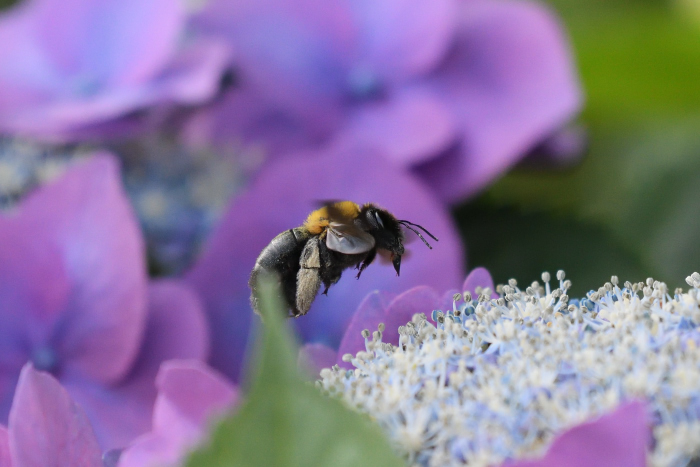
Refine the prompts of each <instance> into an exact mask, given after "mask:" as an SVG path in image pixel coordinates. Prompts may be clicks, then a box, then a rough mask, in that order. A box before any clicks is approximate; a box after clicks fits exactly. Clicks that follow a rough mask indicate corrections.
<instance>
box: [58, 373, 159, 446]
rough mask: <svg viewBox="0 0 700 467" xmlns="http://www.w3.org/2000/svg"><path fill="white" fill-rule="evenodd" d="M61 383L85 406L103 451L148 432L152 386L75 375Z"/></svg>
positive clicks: (152, 400) (152, 399) (151, 405)
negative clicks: (109, 383) (106, 383)
mask: <svg viewBox="0 0 700 467" xmlns="http://www.w3.org/2000/svg"><path fill="white" fill-rule="evenodd" d="M62 383H63V386H64V387H65V388H66V390H67V391H68V392H69V393H70V395H71V397H73V399H74V400H75V401H76V402H77V403H78V404H80V406H81V407H82V408H83V409H84V410H85V414H86V415H87V417H88V419H89V420H90V423H91V424H92V428H93V430H94V432H95V436H96V438H97V441H98V442H99V445H100V447H101V448H102V450H103V451H108V450H110V449H121V448H124V447H126V446H127V445H128V444H129V443H130V442H131V441H133V440H134V438H136V437H137V436H140V435H142V434H144V433H146V432H148V430H149V428H150V426H151V414H152V411H153V402H154V397H153V393H154V392H155V391H154V390H153V389H150V390H149V391H141V390H139V389H140V388H135V389H134V388H132V387H129V386H127V387H124V388H122V387H110V386H104V385H102V384H99V383H96V382H94V381H92V380H89V379H78V378H64V380H63V381H62ZM153 384H154V382H153V381H151V385H153Z"/></svg>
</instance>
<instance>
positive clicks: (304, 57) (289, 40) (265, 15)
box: [198, 0, 357, 129]
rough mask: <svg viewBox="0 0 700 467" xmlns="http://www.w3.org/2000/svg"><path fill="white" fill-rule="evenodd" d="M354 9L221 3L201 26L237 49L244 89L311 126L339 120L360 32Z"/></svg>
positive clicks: (300, 1)
mask: <svg viewBox="0 0 700 467" xmlns="http://www.w3.org/2000/svg"><path fill="white" fill-rule="evenodd" d="M351 15H352V13H351V11H350V9H349V8H348V7H347V5H345V4H344V3H341V2H327V1H324V0H295V1H290V0H241V1H231V0H218V1H215V2H213V3H212V4H211V5H208V6H207V8H206V10H205V12H204V13H203V14H202V16H201V17H200V18H199V21H198V23H199V25H200V28H201V29H203V30H205V31H208V32H214V33H218V34H223V35H225V36H226V37H227V38H228V39H229V42H230V43H231V44H233V45H235V47H236V61H237V63H238V64H239V67H240V70H241V72H242V79H243V85H248V84H252V85H253V86H256V87H258V88H259V89H260V90H261V92H262V93H263V95H265V96H268V97H269V98H270V99H271V100H272V101H274V102H275V103H276V104H277V105H279V106H280V107H281V108H283V109H286V110H287V111H291V112H292V113H294V114H298V115H300V116H302V117H303V118H304V119H306V120H307V121H308V122H309V123H310V124H311V125H312V126H318V127H321V128H325V129H328V128H331V127H332V126H333V124H334V123H335V122H336V121H337V118H338V112H339V110H340V109H339V106H340V104H341V99H342V91H343V90H344V89H343V88H344V86H345V75H346V69H347V67H348V65H347V61H348V60H349V59H351V57H352V56H354V54H355V52H354V49H355V42H356V34H357V31H356V29H355V25H354V24H353V22H352V16H351Z"/></svg>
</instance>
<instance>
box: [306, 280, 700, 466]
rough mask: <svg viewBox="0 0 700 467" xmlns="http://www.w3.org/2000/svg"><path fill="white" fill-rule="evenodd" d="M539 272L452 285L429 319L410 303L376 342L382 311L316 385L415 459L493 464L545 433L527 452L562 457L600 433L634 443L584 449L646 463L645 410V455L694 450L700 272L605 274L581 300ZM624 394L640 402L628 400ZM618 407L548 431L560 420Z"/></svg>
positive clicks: (679, 461) (661, 458) (699, 424)
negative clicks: (359, 344) (641, 278)
mask: <svg viewBox="0 0 700 467" xmlns="http://www.w3.org/2000/svg"><path fill="white" fill-rule="evenodd" d="M542 279H543V284H540V283H539V282H533V283H532V284H530V285H528V286H526V287H523V288H520V287H519V286H518V283H517V281H515V280H514V279H511V280H510V281H509V283H508V284H507V285H503V286H498V287H497V292H498V298H492V297H491V291H490V290H485V289H482V290H481V292H480V293H479V295H474V294H472V293H470V292H467V293H465V294H464V295H462V294H456V295H455V296H454V297H453V303H452V306H450V307H449V308H443V309H442V311H441V310H434V311H433V312H432V313H430V315H431V318H430V319H428V318H426V316H425V314H423V313H416V314H414V315H413V316H412V317H411V319H410V320H408V321H407V322H406V323H405V324H404V325H401V326H399V327H398V329H397V330H396V331H393V330H392V332H394V333H396V332H398V336H399V337H398V342H397V343H396V344H391V343H387V342H384V336H385V335H388V336H390V335H391V333H390V332H389V330H388V329H387V328H386V327H385V324H384V323H381V324H379V325H378V330H377V331H375V332H374V333H370V331H369V329H365V330H363V331H362V338H363V340H364V344H365V348H364V349H363V350H360V351H359V352H356V353H355V354H351V353H347V354H345V355H343V356H342V357H341V358H342V360H343V361H344V362H347V363H351V364H352V366H353V367H354V370H347V369H344V368H340V367H339V366H338V365H335V366H333V367H332V368H330V369H324V370H323V371H322V372H321V380H320V381H319V382H318V383H317V384H318V385H319V386H320V387H321V388H322V389H323V390H324V391H326V392H327V393H329V394H334V395H336V396H337V397H340V398H342V399H343V400H344V401H346V402H347V403H348V404H349V405H350V406H352V407H355V408H356V409H357V410H360V411H363V412H367V413H369V414H370V415H371V416H372V418H373V419H374V420H376V421H377V422H378V423H379V424H380V425H381V426H382V427H383V428H384V429H385V430H386V431H387V433H388V435H389V436H390V438H391V439H392V440H393V442H394V443H395V445H396V448H397V450H398V451H399V452H401V453H402V454H404V455H405V456H406V458H407V459H408V462H409V464H410V465H425V466H427V465H462V464H464V463H466V464H468V465H474V466H480V465H483V466H486V465H497V464H499V463H502V462H504V461H515V460H517V459H523V458H532V457H536V456H538V455H543V454H544V453H545V452H546V451H547V449H548V446H550V445H551V446H552V447H551V448H550V449H549V453H548V454H547V455H546V456H545V457H544V458H543V459H542V460H541V461H536V462H534V463H532V462H530V461H527V462H525V463H523V464H522V465H525V466H531V465H540V466H547V465H557V464H556V459H561V455H562V453H567V452H568V453H569V454H567V455H571V456H575V455H577V454H576V453H577V452H579V453H580V452H581V450H583V449H585V447H581V446H582V445H583V446H585V445H586V442H592V441H593V440H595V439H600V437H603V438H610V439H617V440H619V441H620V443H622V442H625V443H629V444H628V446H627V447H628V448H630V451H623V452H622V453H621V452H620V451H618V450H612V451H610V452H607V453H605V452H598V455H597V456H596V455H595V453H588V455H590V456H591V457H581V456H580V455H578V456H579V458H580V459H579V460H583V459H594V460H596V461H597V462H602V460H601V459H604V460H605V462H608V464H609V465H613V464H610V462H613V461H614V460H619V459H620V458H621V457H620V456H622V457H624V458H626V460H625V463H624V464H619V463H614V465H630V466H641V465H645V462H646V461H645V456H646V452H645V446H646V445H647V441H648V435H649V432H648V431H647V429H648V428H647V423H648V422H649V423H650V424H651V425H652V427H653V439H654V442H653V444H649V448H650V453H649V462H650V464H651V465H653V466H668V465H679V466H680V465H686V464H687V463H688V461H689V460H690V459H691V458H693V457H697V456H698V455H699V454H700V441H699V440H700V436H699V435H700V397H699V395H698V391H697V388H698V385H699V384H700V347H699V345H698V344H699V343H700V332H699V329H700V328H699V327H698V326H699V325H700V306H699V304H700V274H698V273H694V274H693V275H692V276H690V277H688V279H687V281H688V283H689V284H690V285H691V289H690V290H688V291H687V292H683V291H682V290H681V289H676V290H675V291H674V292H673V293H671V292H670V291H669V290H668V287H667V286H666V284H664V283H662V282H658V281H655V280H653V279H651V278H650V279H647V281H646V282H640V283H634V284H632V283H630V282H626V283H625V284H624V285H620V283H619V280H618V278H617V277H615V276H613V277H612V278H611V281H610V282H607V283H606V284H604V285H603V286H602V287H600V288H599V289H598V290H597V291H591V292H589V293H588V294H587V295H586V297H585V298H583V299H581V300H574V299H569V296H568V295H567V292H568V290H569V289H570V287H571V282H570V281H569V280H566V279H565V275H564V272H563V271H559V272H558V273H557V280H558V284H554V285H553V284H551V283H550V275H549V274H548V273H544V274H543V275H542ZM557 285H558V287H557ZM414 293H415V292H414ZM405 302H406V303H407V305H406V307H407V308H409V309H410V304H409V301H408V300H406V301H405ZM438 306H441V305H439V304H438ZM428 309H429V308H426V310H428ZM393 313H399V314H400V313H402V312H401V311H398V309H397V308H395V311H394V312H393ZM384 317H385V318H387V319H386V322H387V323H392V325H395V320H394V319H393V316H384ZM368 322H371V321H368ZM390 339H391V338H390ZM629 400H640V401H644V405H643V406H646V407H647V408H645V409H640V407H639V406H638V405H635V403H631V405H630V406H625V405H624V404H625V403H626V401H629ZM618 407H619V410H618V411H617V412H613V413H612V414H611V415H610V417H611V418H605V417H604V418H602V419H600V420H599V423H598V425H596V422H594V423H593V424H592V425H584V426H582V427H579V428H574V429H573V430H571V431H570V432H568V433H567V434H565V435H563V436H562V437H561V438H560V439H559V440H558V441H556V442H554V444H552V442H553V440H554V437H555V435H556V434H557V433H561V432H562V431H563V430H566V429H567V428H570V427H572V426H576V425H577V424H580V423H581V422H584V421H586V420H590V419H591V418H595V417H597V416H600V415H602V414H605V413H608V412H610V411H613V410H615V409H616V408H618ZM635 407H636V408H635ZM647 416H648V417H649V418H648V419H647ZM647 420H648V422H647ZM600 430H604V431H603V433H602V434H601V432H600ZM615 444H616V443H615ZM577 446H578V447H577ZM597 447H598V445H596V447H593V446H590V445H589V448H590V449H591V450H595V449H596V448H597ZM607 455H609V456H611V457H606V456H607ZM516 465H517V464H516ZM577 465H578V464H577ZM580 465H583V464H580ZM589 465H602V464H595V463H594V464H589Z"/></svg>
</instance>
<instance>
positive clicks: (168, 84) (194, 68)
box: [151, 40, 230, 104]
mask: <svg viewBox="0 0 700 467" xmlns="http://www.w3.org/2000/svg"><path fill="white" fill-rule="evenodd" d="M229 60H230V50H229V48H228V46H226V45H225V44H224V43H223V42H220V41H214V40H199V41H197V42H195V43H194V44H192V45H191V46H190V47H188V48H186V49H184V50H182V51H181V52H180V53H179V54H178V56H177V57H175V59H174V60H173V61H172V62H171V63H170V64H168V66H167V67H166V68H165V69H164V70H163V72H162V73H161V74H160V75H159V76H158V77H157V79H156V80H154V82H153V83H152V85H151V86H152V87H153V89H152V91H151V92H152V95H153V100H173V101H176V102H179V103H182V104H199V103H201V102H204V101H206V100H207V99H209V98H210V97H212V96H214V95H215V94H216V93H217V92H218V91H219V85H220V84H221V75H222V74H223V71H224V70H225V69H226V67H227V66H228V63H229Z"/></svg>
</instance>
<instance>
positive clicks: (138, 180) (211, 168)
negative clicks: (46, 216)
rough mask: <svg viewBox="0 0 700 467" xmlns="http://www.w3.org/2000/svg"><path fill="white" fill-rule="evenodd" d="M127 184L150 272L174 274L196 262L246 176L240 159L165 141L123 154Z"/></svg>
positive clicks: (135, 147) (156, 140) (151, 142)
mask: <svg viewBox="0 0 700 467" xmlns="http://www.w3.org/2000/svg"><path fill="white" fill-rule="evenodd" d="M121 153H122V155H123V158H124V169H123V172H124V184H125V188H126V191H127V193H128V194H129V197H130V198H131V200H132V202H133V205H134V208H135V210H136V214H137V215H138V217H139V221H140V222H141V226H142V228H143V231H144V236H145V238H146V247H147V249H148V259H149V266H150V267H151V271H152V272H153V271H155V272H157V273H158V274H162V275H166V274H167V275H174V274H178V273H180V272H182V271H183V270H184V269H186V268H187V267H188V266H190V265H191V264H192V262H193V261H194V258H195V257H196V255H197V253H198V252H199V250H200V248H201V246H202V244H203V243H204V241H205V239H206V238H207V237H208V235H209V233H210V232H211V230H212V229H213V228H214V226H215V225H216V224H217V223H218V221H219V220H220V218H221V216H222V215H223V213H224V211H225V209H226V208H227V206H228V203H229V200H230V199H231V197H232V196H233V195H234V194H236V193H238V191H240V189H241V186H242V185H243V179H244V178H245V177H244V174H243V173H242V170H241V168H240V167H239V164H238V163H237V160H236V159H234V158H232V157H229V156H228V155H222V154H218V153H215V152H213V151H207V150H204V149H202V148H200V149H199V150H196V149H194V148H186V147H184V146H182V145H180V144H179V143H178V142H176V141H173V140H170V139H168V138H163V137H155V138H152V139H148V140H146V141H144V142H143V144H141V145H133V146H128V147H125V148H123V149H122V151H121Z"/></svg>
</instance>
